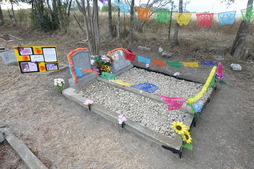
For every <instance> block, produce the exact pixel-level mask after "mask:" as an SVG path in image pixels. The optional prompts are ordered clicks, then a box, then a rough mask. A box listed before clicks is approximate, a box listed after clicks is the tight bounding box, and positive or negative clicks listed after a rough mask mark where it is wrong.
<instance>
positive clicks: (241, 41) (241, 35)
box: [230, 0, 253, 59]
mask: <svg viewBox="0 0 254 169" xmlns="http://www.w3.org/2000/svg"><path fill="white" fill-rule="evenodd" d="M252 7H253V0H248V3H247V8H252ZM249 25H250V21H249V20H248V21H246V20H242V22H241V24H240V27H239V29H238V32H237V34H236V38H235V40H234V43H233V45H232V47H231V50H230V54H231V55H232V56H233V57H235V58H237V59H241V57H242V56H243V54H244V46H245V41H246V37H247V34H248V31H249ZM242 59H246V58H242Z"/></svg>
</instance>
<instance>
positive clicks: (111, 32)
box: [108, 0, 114, 39]
mask: <svg viewBox="0 0 254 169" xmlns="http://www.w3.org/2000/svg"><path fill="white" fill-rule="evenodd" d="M108 27H109V31H108V32H109V39H113V29H114V28H113V23H112V5H111V0H108Z"/></svg>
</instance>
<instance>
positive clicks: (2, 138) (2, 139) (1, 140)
mask: <svg viewBox="0 0 254 169" xmlns="http://www.w3.org/2000/svg"><path fill="white" fill-rule="evenodd" d="M4 140H5V138H4V135H3V133H1V132H0V143H2V142H3V141H4Z"/></svg>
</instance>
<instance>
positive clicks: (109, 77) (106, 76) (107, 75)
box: [100, 72, 116, 80]
mask: <svg viewBox="0 0 254 169" xmlns="http://www.w3.org/2000/svg"><path fill="white" fill-rule="evenodd" d="M100 77H102V78H104V79H109V80H111V79H115V78H116V76H115V75H113V74H111V73H107V72H102V74H101V75H100Z"/></svg>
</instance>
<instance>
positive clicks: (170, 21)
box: [168, 1, 174, 42]
mask: <svg viewBox="0 0 254 169" xmlns="http://www.w3.org/2000/svg"><path fill="white" fill-rule="evenodd" d="M173 7H174V2H173V1H172V2H171V11H170V12H171V14H170V20H169V26H168V40H169V42H170V33H171V24H172V15H173V13H172V11H173Z"/></svg>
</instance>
